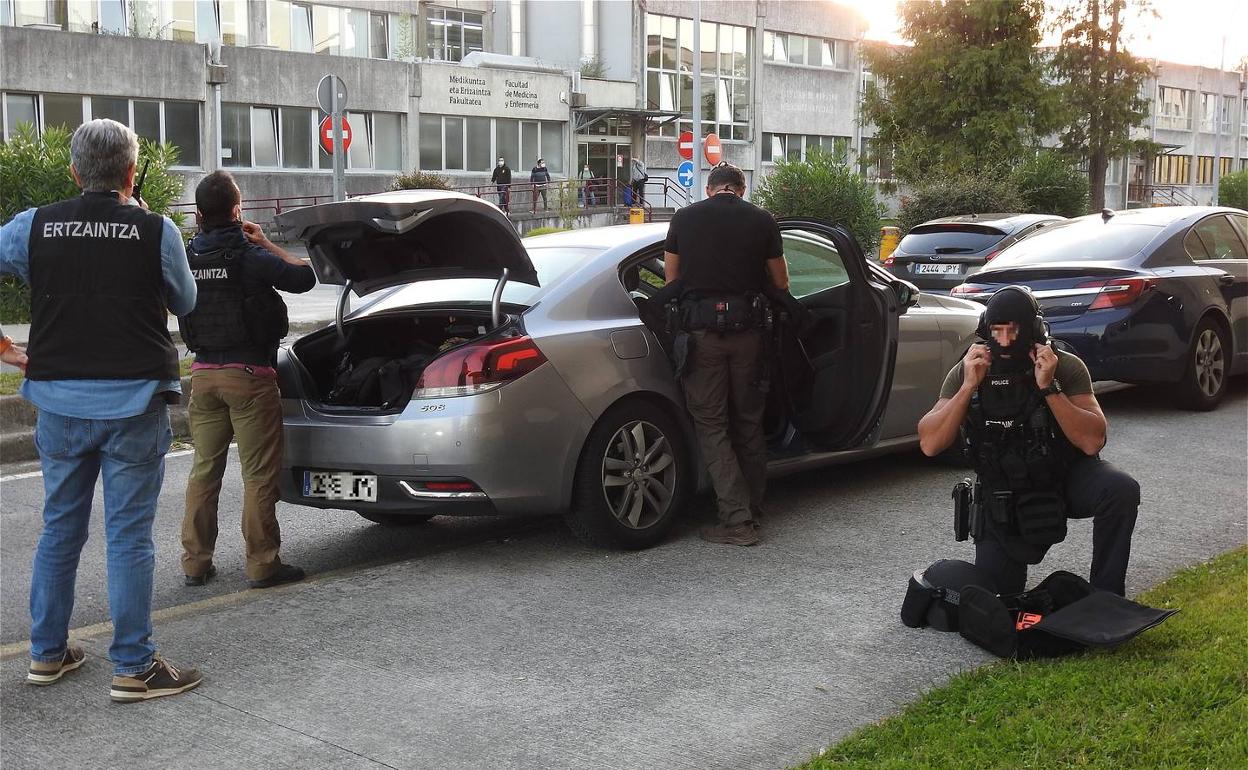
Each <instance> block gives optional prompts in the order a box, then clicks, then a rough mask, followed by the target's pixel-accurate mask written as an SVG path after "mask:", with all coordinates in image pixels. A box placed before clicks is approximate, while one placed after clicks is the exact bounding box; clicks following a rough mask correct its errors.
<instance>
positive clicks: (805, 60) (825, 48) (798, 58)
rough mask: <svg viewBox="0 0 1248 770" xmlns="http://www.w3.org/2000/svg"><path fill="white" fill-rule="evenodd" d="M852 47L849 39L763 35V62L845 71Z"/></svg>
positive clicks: (777, 33)
mask: <svg viewBox="0 0 1248 770" xmlns="http://www.w3.org/2000/svg"><path fill="white" fill-rule="evenodd" d="M853 45H854V43H853V41H852V40H836V39H831V38H820V37H807V36H805V35H790V34H787V33H784V32H764V33H763V60H764V61H769V62H779V63H781V64H805V65H806V66H809V67H826V68H828V69H836V70H848V69H849V68H850V59H851V56H850V54H851V53H852V52H853Z"/></svg>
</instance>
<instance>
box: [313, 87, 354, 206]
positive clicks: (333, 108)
mask: <svg viewBox="0 0 1248 770" xmlns="http://www.w3.org/2000/svg"><path fill="white" fill-rule="evenodd" d="M316 103H317V104H319V105H320V107H321V110H322V111H323V112H327V113H329V117H330V123H331V125H332V127H333V135H334V145H333V156H334V200H336V201H342V200H346V199H347V194H346V188H347V184H346V183H347V179H346V165H347V164H346V158H345V157H344V149H345V148H344V147H343V145H342V111H343V110H344V109H346V107H347V84H346V83H343V82H342V78H340V77H338V76H337V75H326V76H325V77H323V78H321V82H320V83H318V84H317V86H316Z"/></svg>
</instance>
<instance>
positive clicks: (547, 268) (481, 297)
mask: <svg viewBox="0 0 1248 770" xmlns="http://www.w3.org/2000/svg"><path fill="white" fill-rule="evenodd" d="M602 251H603V249H601V248H596V247H582V246H562V247H554V246H552V247H546V248H533V249H529V259H530V260H532V261H533V267H534V268H536V269H537V280H538V282H539V283H541V284H542V285H541V286H540V287H538V286H530V285H529V284H527V283H517V282H509V283H508V284H507V286H506V287H504V288H503V302H506V303H510V304H513V305H531V304H533V302H534V301H535V298H536V297H537V296H538V295H539V294H541V293H542V292H543V291H545V290H547V289H549V288H550V287H551V286H554V285H555V284H556V283H558V282H559V280H560V279H562V278H563V277H564V276H565V275H567V274H568V273H570V272H572V270H573V269H574V268H575V267H576V266H577V265H580V264H582V263H584V262H585V261H586V260H588V259H590V258H592V257H594V256H596V255H598V254H601V253H602ZM497 283H498V282H497V281H495V280H493V279H490V278H449V279H445V280H440V281H417V282H415V283H410V284H407V285H406V286H399V287H397V288H395V289H391V290H390V291H388V292H383V293H382V295H381V297H380V298H379V299H378V300H377V301H376V302H375V303H372V304H369V305H365V306H363V307H361V308H360V310H363V309H365V308H367V309H368V310H369V311H370V312H377V311H381V310H387V309H390V308H396V307H403V306H405V305H424V304H431V303H437V302H489V301H490V300H491V299H492V298H493V296H494V287H495V286H496V285H497ZM357 312H358V311H357Z"/></svg>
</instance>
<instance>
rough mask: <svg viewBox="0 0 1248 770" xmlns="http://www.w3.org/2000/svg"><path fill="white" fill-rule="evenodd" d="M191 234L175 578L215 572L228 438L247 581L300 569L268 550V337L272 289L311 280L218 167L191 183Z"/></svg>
mask: <svg viewBox="0 0 1248 770" xmlns="http://www.w3.org/2000/svg"><path fill="white" fill-rule="evenodd" d="M195 209H196V211H195V219H196V221H197V222H198V224H199V233H198V234H197V235H196V236H195V237H194V238H193V239H192V240H191V243H190V246H189V248H188V249H187V252H188V254H187V255H188V258H189V259H190V264H191V273H192V274H193V275H194V276H195V284H196V286H197V287H198V290H199V301H198V302H197V303H196V304H195V309H194V310H193V311H192V312H190V313H188V314H187V315H185V316H182V317H180V318H179V319H178V325H179V327H180V328H181V330H182V339H183V341H184V342H185V343H186V346H187V347H188V348H189V349H190V350H192V351H194V353H195V363H194V364H193V365H192V366H191V403H190V407H189V408H188V409H187V418H188V422H189V423H190V429H191V438H192V439H193V441H194V443H195V461H194V464H193V465H192V466H191V474H190V477H189V478H188V479H187V484H186V513H185V516H184V517H183V520H182V549H183V552H182V572H183V574H184V575H185V580H184V582H185V584H186V585H188V586H202V585H204V584H205V583H207V582H208V581H209V580H211V579H212V578H213V576H214V575H216V573H217V569H216V567H215V566H214V565H213V563H212V556H213V551H214V549H215V547H216V542H217V501H218V496H219V495H220V492H221V477H222V475H223V474H224V473H225V462H226V457H227V456H228V453H229V448H230V441H231V440H236V441H237V442H238V457H239V461H240V463H241V465H242V471H243V511H242V520H243V521H242V527H243V542H244V543H245V546H246V573H247V578H248V581H249V583H250V585H251V587H252V588H268V587H270V586H275V585H278V584H280V583H289V582H292V581H296V580H301V579H302V578H303V575H304V573H303V570H302V569H300V568H299V567H296V566H294V565H291V564H283V563H282V560H281V559H280V558H279V557H278V548H279V547H280V545H281V533H280V530H279V529H278V525H277V497H278V474H279V473H280V472H281V468H282V405H281V397H280V395H279V394H278V389H277V369H276V368H275V367H276V366H277V346H278V343H280V342H281V340H282V338H283V337H285V336H286V333H287V332H288V331H289V329H288V325H287V316H286V303H285V302H283V301H282V298H281V297H280V296H278V293H277V291H276V290H278V289H280V290H281V291H286V292H291V293H294V294H302V293H303V292H306V291H310V290H311V289H312V287H314V286H315V285H316V275H315V273H314V272H313V271H312V266H311V265H308V264H306V263H305V262H304V261H303V260H301V259H299V258H298V257H295V256H292V255H291V254H289V253H288V252H286V250H285V249H283V248H281V247H280V246H277V245H276V244H274V243H273V242H272V241H270V240H269V239H268V238H266V237H265V235H264V232H263V231H262V230H261V229H260V226H259V225H257V224H255V223H254V222H247V221H245V220H243V218H242V194H241V193H240V192H239V189H238V185H237V184H235V183H234V177H233V176H232V175H231V174H230V172H228V171H214V172H212V173H211V174H209V175H208V176H206V177H204V179H203V181H201V182H200V183H199V186H197V187H196V188H195Z"/></svg>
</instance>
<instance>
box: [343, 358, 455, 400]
mask: <svg viewBox="0 0 1248 770" xmlns="http://www.w3.org/2000/svg"><path fill="white" fill-rule="evenodd" d="M436 356H437V351H436V350H433V349H432V348H429V349H420V350H417V351H416V352H414V353H410V354H408V355H407V356H404V357H402V358H395V357H394V356H367V357H359V356H357V355H356V354H354V353H352V352H350V351H348V352H346V353H344V354H343V355H342V358H341V359H340V361H339V362H338V367H337V369H335V371H334V384H333V387H332V388H331V389H330V391H329V394H328V395H327V396H326V397H325V403H327V404H333V405H335V406H376V407H381V408H382V409H391V408H394V407H398V406H402V405H405V404H406V403H407V400H408V399H409V398H410V397H411V395H412V389H413V388H414V387H415V386H416V381H417V379H419V378H420V374H421V372H423V371H424V370H425V367H426V366H428V365H429V362H430V361H432V360H433V359H434V358H435V357H436Z"/></svg>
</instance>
